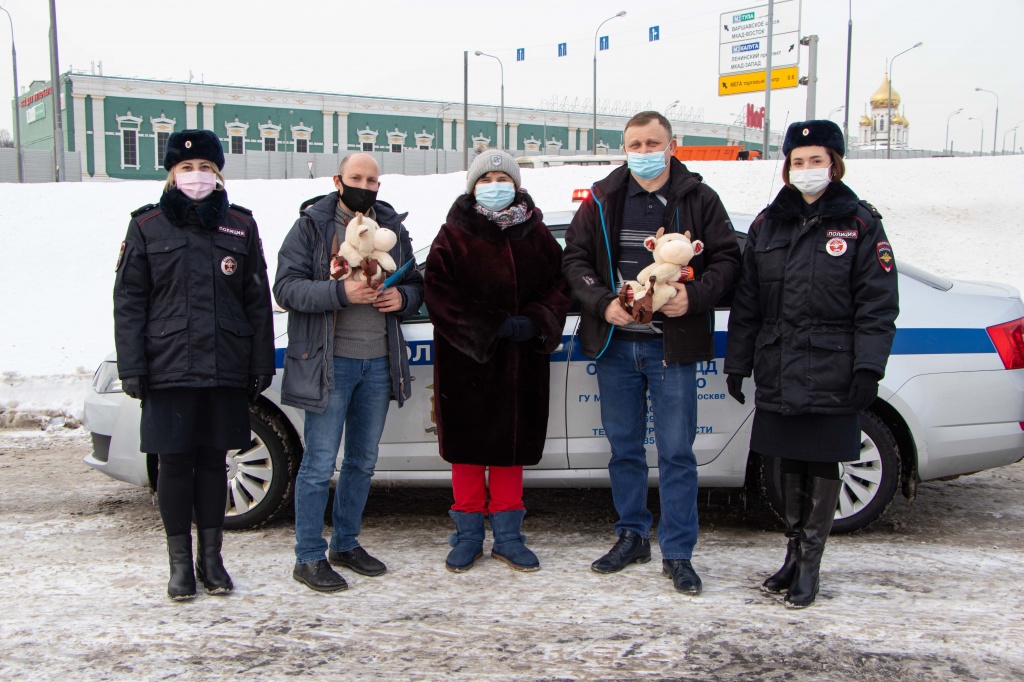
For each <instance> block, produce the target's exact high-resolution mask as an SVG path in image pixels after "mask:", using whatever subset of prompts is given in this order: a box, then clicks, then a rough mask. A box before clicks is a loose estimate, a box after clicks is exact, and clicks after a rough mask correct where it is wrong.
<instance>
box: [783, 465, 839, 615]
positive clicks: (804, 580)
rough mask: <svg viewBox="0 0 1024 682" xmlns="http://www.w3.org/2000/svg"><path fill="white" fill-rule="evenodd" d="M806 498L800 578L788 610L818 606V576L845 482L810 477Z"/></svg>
mask: <svg viewBox="0 0 1024 682" xmlns="http://www.w3.org/2000/svg"><path fill="white" fill-rule="evenodd" d="M806 480H807V482H808V483H807V489H806V492H805V494H806V495H807V497H808V507H809V509H808V511H807V516H805V517H804V525H803V528H802V529H801V530H800V553H799V556H798V558H797V561H796V574H795V575H794V576H793V583H792V585H790V587H789V592H788V593H787V594H786V606H787V607H789V608H793V609H802V608H805V607H808V606H810V605H811V604H813V603H814V598H815V597H816V596H817V595H818V574H819V571H820V569H821V555H822V554H823V553H824V552H825V541H826V540H828V534H829V532H830V531H831V530H832V521H833V520H834V519H835V516H836V505H837V503H838V502H839V491H840V490H841V489H842V487H843V481H842V480H841V479H838V480H834V479H830V478H818V477H816V476H812V477H809V478H808V479H806Z"/></svg>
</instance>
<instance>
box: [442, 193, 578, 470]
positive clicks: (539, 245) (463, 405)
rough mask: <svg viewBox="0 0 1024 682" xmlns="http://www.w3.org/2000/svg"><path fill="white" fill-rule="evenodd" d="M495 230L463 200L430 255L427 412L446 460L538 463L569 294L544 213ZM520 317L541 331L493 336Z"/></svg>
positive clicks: (470, 199) (527, 198)
mask: <svg viewBox="0 0 1024 682" xmlns="http://www.w3.org/2000/svg"><path fill="white" fill-rule="evenodd" d="M516 201H517V202H519V201H525V202H526V205H527V208H528V209H529V210H532V215H531V216H530V217H529V218H528V219H527V220H526V221H525V222H523V223H520V224H518V225H513V226H511V227H508V228H506V229H504V230H503V229H501V228H500V227H499V226H498V225H497V224H496V223H494V222H492V221H491V220H489V219H488V218H486V217H485V216H483V215H481V214H480V213H478V212H477V211H476V210H475V208H474V206H475V204H476V202H475V200H474V198H473V197H471V196H470V195H468V194H464V195H462V196H460V197H459V198H458V199H457V200H456V201H455V203H454V205H453V206H452V208H451V210H450V211H449V212H448V218H447V220H446V221H445V223H444V225H442V226H441V230H440V231H439V232H438V234H437V237H436V238H435V239H434V243H433V245H432V246H431V248H430V255H429V256H428V257H427V267H426V274H425V278H424V279H425V296H426V301H427V309H428V310H429V312H430V320H431V322H432V323H433V325H434V412H435V415H436V420H437V433H438V438H439V441H440V449H441V456H442V457H443V458H444V460H445V461H447V462H450V463H452V464H475V465H483V466H523V465H527V466H529V465H533V464H537V463H538V462H539V461H540V459H541V454H542V452H543V450H544V441H545V438H546V436H547V423H548V395H549V389H550V354H551V353H553V352H554V351H555V349H556V348H558V346H559V344H561V343H562V327H563V325H564V323H565V317H566V313H567V312H568V310H569V305H570V300H571V299H570V296H569V289H568V286H567V285H566V283H565V280H564V279H563V277H562V272H561V264H562V249H561V247H559V245H558V242H557V241H555V238H554V237H553V236H552V235H551V233H550V232H549V231H548V228H547V227H546V226H545V225H544V222H543V215H542V214H541V211H540V210H539V209H537V208H536V207H534V204H533V200H532V199H531V198H530V196H529V194H526V193H525V192H524V191H522V190H520V192H519V194H517V198H516ZM517 315H524V316H526V317H528V318H530V320H531V321H532V322H533V323H534V325H536V327H537V330H538V334H537V336H535V337H534V338H532V339H530V340H529V341H512V340H510V339H500V338H498V331H499V329H500V328H501V326H502V323H504V322H505V320H506V319H507V318H508V317H510V316H517Z"/></svg>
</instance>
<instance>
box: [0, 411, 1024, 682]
mask: <svg viewBox="0 0 1024 682" xmlns="http://www.w3.org/2000/svg"><path fill="white" fill-rule="evenodd" d="M88 448H89V445H88V439H87V436H86V435H85V434H83V433H82V432H81V431H69V430H64V431H57V432H55V433H48V434H47V435H46V437H39V436H37V435H28V434H24V433H20V434H19V433H12V432H0V481H2V483H0V557H2V559H0V589H2V593H3V595H4V597H5V599H4V607H3V611H4V612H3V616H2V617H0V679H4V680H12V679H31V680H39V679H56V678H60V679H64V680H67V679H73V680H79V679H86V680H93V679H95V680H99V679H131V680H155V679H227V678H237V677H240V676H243V675H253V676H256V675H258V676H259V678H261V679H283V678H285V677H294V676H299V677H313V676H316V677H323V678H328V679H368V678H371V677H373V678H382V679H389V680H390V679H395V680H435V679H451V678H457V679H469V680H602V679H603V680H628V679H636V680H654V679H657V680H664V679H694V680H697V679H702V680H703V679H737V680H782V679H815V680H853V679H856V680H908V679H909V680H930V679H943V680H948V679H958V680H972V679H984V680H1003V679H1005V680H1012V679H1021V678H1024V643H1022V639H1024V637H1022V635H1024V617H1022V613H1024V611H1022V608H1021V607H1022V601H1024V598H1022V596H1021V595H1022V588H1024V574H1022V572H1021V570H1020V565H1021V549H1022V546H1024V530H1022V526H1021V520H1022V518H1024V496H1022V495H1021V491H1022V489H1024V465H1022V464H1018V465H1014V466H1012V467H1005V468H1003V469H996V470H992V471H988V472H985V473H982V474H978V475H975V476H970V477H965V478H962V479H959V480H957V481H953V482H947V483H930V484H923V485H921V486H920V488H919V491H918V498H917V501H916V502H915V503H914V505H913V506H911V505H909V504H908V503H907V502H906V501H905V500H903V499H902V498H899V499H897V501H896V502H895V503H894V504H893V506H892V508H891V509H890V510H889V512H887V514H886V515H885V516H884V517H883V518H882V519H881V520H880V521H879V522H878V523H876V524H875V526H874V527H872V528H871V529H868V530H867V531H864V532H861V533H859V534H855V535H848V536H838V537H833V538H832V539H831V541H830V542H829V546H828V549H827V550H826V555H825V562H824V568H823V575H822V579H823V583H822V591H821V594H820V596H819V598H818V602H817V603H816V604H815V606H813V607H812V608H810V609H807V610H804V611H799V612H794V611H789V610H786V609H785V608H784V607H783V606H782V605H781V604H780V603H779V602H778V600H777V599H774V598H771V597H768V596H766V595H763V594H761V593H760V592H759V591H758V590H757V585H758V583H759V582H760V580H762V579H763V577H764V576H765V575H766V574H768V573H771V572H774V570H775V569H776V568H778V564H779V563H780V562H781V560H782V556H783V553H784V543H783V538H782V535H781V532H779V530H778V529H777V528H776V527H775V526H774V521H773V520H772V519H771V518H770V517H769V516H767V515H766V512H764V511H763V510H757V509H749V510H744V509H743V508H742V506H741V502H740V500H739V499H738V496H737V495H736V494H735V493H734V494H733V495H732V496H731V497H730V496H727V495H726V494H724V493H721V494H716V493H712V494H711V495H710V499H711V502H710V503H709V502H708V499H709V496H708V494H706V493H704V492H702V494H701V510H700V511H701V515H702V518H701V538H700V544H699V546H698V549H697V554H696V556H695V558H694V565H695V567H696V568H697V569H698V571H699V572H700V574H701V576H702V578H703V580H704V594H703V595H701V596H700V597H697V598H688V597H684V596H682V595H679V594H677V593H676V592H674V591H673V589H672V586H671V583H670V582H669V580H668V579H667V578H664V577H662V576H661V566H660V562H659V561H658V555H657V551H655V561H652V562H651V563H649V564H646V565H642V566H633V567H630V568H629V569H627V570H625V571H623V572H622V573H619V574H616V575H611V576H601V575H598V574H595V573H593V572H591V571H590V568H589V564H590V562H591V561H593V560H594V559H595V558H597V557H598V556H600V555H601V554H602V553H603V552H604V551H606V550H607V549H608V547H609V546H610V545H611V543H612V542H613V540H614V537H613V535H612V531H611V521H612V519H613V518H614V515H613V514H614V513H613V511H612V509H611V506H610V496H609V495H608V492H607V491H605V490H601V491H536V490H528V491H527V497H526V501H527V506H528V508H529V509H530V514H529V516H528V517H527V521H526V523H525V527H524V531H525V532H526V533H527V534H528V535H529V544H530V546H531V547H533V548H534V550H535V551H536V552H537V554H538V556H539V557H540V560H541V563H542V570H541V571H539V572H537V573H531V574H524V573H515V572H513V571H511V570H509V569H508V568H507V567H506V566H505V565H504V564H502V563H500V562H498V561H495V560H493V559H490V558H488V557H486V556H485V558H484V559H482V560H480V561H479V562H478V563H477V566H476V567H475V568H474V569H473V570H471V571H470V572H468V573H465V574H461V575H454V574H451V573H449V572H447V571H446V570H445V569H444V567H443V562H444V557H445V554H446V553H447V550H448V547H447V544H446V539H447V535H448V533H449V532H450V530H451V528H450V522H449V520H448V519H447V517H446V516H445V507H446V505H447V496H446V493H445V491H408V490H396V489H392V490H384V489H375V490H374V492H373V494H372V495H371V501H370V505H369V508H368V511H367V518H366V523H365V528H364V533H363V535H362V536H361V540H362V542H363V544H364V546H365V547H367V548H368V549H369V550H370V551H371V553H373V554H374V555H376V556H378V557H379V558H381V559H382V560H384V561H385V562H386V563H387V564H388V566H389V572H388V573H387V574H386V575H384V576H382V577H380V578H366V577H362V576H359V575H356V574H353V573H351V572H350V571H344V575H345V577H346V579H347V580H348V581H349V584H350V589H349V590H348V591H347V592H342V593H336V594H329V595H322V594H317V593H314V592H312V591H310V590H308V589H307V588H305V587H303V586H302V585H300V584H298V583H296V582H295V581H293V580H292V578H291V566H292V561H293V555H292V542H293V536H292V529H291V522H290V520H289V519H285V520H282V521H280V522H278V523H276V524H275V525H273V526H271V527H269V528H266V529H263V530H260V531H250V532H239V533H230V534H228V536H227V537H226V539H225V561H226V564H227V567H228V569H229V571H230V572H231V575H232V577H233V579H234V582H235V585H236V591H235V592H234V593H233V594H232V595H230V596H228V597H211V596H207V595H205V594H201V595H200V596H199V597H198V598H197V599H196V600H194V601H192V602H186V603H174V602H171V601H169V600H168V599H167V598H166V596H165V594H164V589H165V584H166V579H167V569H166V554H165V552H164V547H163V542H162V530H161V525H160V518H159V514H158V512H157V509H156V507H155V506H154V504H153V499H152V496H151V495H150V493H149V492H148V491H146V490H143V489H140V488H135V487H133V486H130V485H128V484H124V483H121V482H118V481H114V480H111V479H108V478H107V477H105V476H104V475H102V474H100V473H98V472H95V471H92V470H90V469H88V467H86V466H85V465H84V464H83V463H82V461H81V459H82V457H83V456H84V455H85V454H86V453H87V452H88ZM486 549H487V547H486V545H485V551H486Z"/></svg>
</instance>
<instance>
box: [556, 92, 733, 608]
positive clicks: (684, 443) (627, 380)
mask: <svg viewBox="0 0 1024 682" xmlns="http://www.w3.org/2000/svg"><path fill="white" fill-rule="evenodd" d="M623 147H624V148H625V151H626V153H627V158H628V163H627V165H626V166H623V167H620V168H618V169H616V170H614V171H612V173H611V174H610V175H608V177H606V178H605V179H603V180H600V181H598V182H597V183H595V185H594V187H593V190H592V191H591V195H590V198H589V199H588V200H587V201H586V202H585V203H584V204H583V206H581V207H580V210H579V211H578V212H577V213H576V216H575V218H574V219H573V221H572V225H570V227H569V231H568V233H567V234H566V248H565V256H564V259H563V271H564V272H565V276H566V279H567V280H568V281H569V285H570V286H571V287H572V290H573V292H574V293H575V294H576V296H577V297H578V298H579V299H580V300H581V301H582V303H583V312H582V319H581V322H580V329H579V338H580V343H581V346H582V348H583V352H584V354H585V355H587V356H588V357H592V358H595V359H596V360H597V380H598V387H599V389H600V391H601V396H602V398H603V400H602V401H601V421H602V422H603V425H604V430H605V434H606V435H607V436H608V442H609V444H610V446H611V453H612V456H611V461H610V462H609V463H608V473H609V476H610V477H611V486H612V498H613V500H614V502H615V509H616V511H617V512H618V514H619V521H618V523H616V524H615V531H616V533H617V534H618V535H619V539H618V542H616V543H615V546H614V547H612V549H611V551H609V552H608V553H607V554H605V555H604V556H603V557H601V558H600V559H598V560H597V561H595V562H594V563H593V565H592V568H593V570H594V571H596V572H598V573H614V572H617V571H620V570H622V569H623V568H625V567H626V566H628V565H629V564H631V563H634V562H635V563H646V562H648V561H650V560H651V544H650V539H649V538H650V533H651V525H652V523H653V516H652V514H651V512H650V511H649V510H648V509H647V459H646V456H645V452H644V447H643V443H644V433H645V430H646V423H645V421H646V419H645V418H646V414H647V397H646V394H647V392H648V391H649V392H650V395H651V403H652V407H653V411H654V433H655V440H656V442H657V447H658V476H659V481H660V489H661V523H660V526H659V528H658V544H659V545H660V547H661V554H662V568H663V572H664V574H665V575H666V576H668V577H670V578H672V582H673V584H674V586H675V588H676V589H677V590H679V591H680V592H683V593H684V594H690V595H698V594H700V591H701V581H700V578H699V577H698V576H697V573H696V572H695V571H694V569H693V567H692V565H691V564H690V559H691V556H692V554H693V547H694V545H695V544H696V542H697V461H696V457H695V456H694V454H693V441H694V435H695V433H696V429H697V395H696V364H695V363H697V362H698V361H707V360H711V359H713V358H714V357H715V352H714V307H715V304H716V303H717V302H718V299H719V298H721V296H722V295H723V294H724V293H725V292H726V291H727V290H728V289H729V288H730V287H731V286H732V285H733V283H734V282H735V280H736V278H737V276H738V274H739V262H740V251H739V245H738V243H737V240H736V234H735V232H734V231H733V229H732V223H731V222H730V221H729V216H728V215H727V214H726V211H725V208H724V207H723V206H722V202H721V200H720V199H719V198H718V195H717V194H716V193H715V192H714V191H713V190H712V189H711V188H709V187H708V186H707V185H705V184H704V182H703V181H702V179H701V177H700V176H699V175H697V174H695V173H691V172H690V171H688V170H687V169H686V166H684V165H683V164H681V163H679V161H677V160H676V159H675V158H674V157H673V152H674V151H675V148H676V142H675V140H674V139H673V138H672V125H671V123H669V121H668V119H666V118H665V117H664V116H662V115H661V114H659V113H657V112H654V111H645V112H642V113H639V114H637V115H636V116H634V117H633V118H631V119H630V120H629V122H627V123H626V128H625V132H624V144H623ZM660 227H664V228H665V231H666V232H686V231H689V232H690V235H691V237H692V238H693V239H694V240H698V239H699V240H701V241H702V242H703V243H704V247H705V248H704V250H703V251H701V252H700V253H699V254H697V255H696V256H695V257H694V258H693V260H691V261H690V263H689V265H690V267H691V268H693V274H694V279H693V280H692V281H687V282H686V283H678V282H672V283H671V284H672V286H673V287H675V289H676V294H675V296H674V297H673V298H671V299H670V300H669V301H668V302H667V303H666V304H665V305H664V306H663V307H662V308H661V309H660V310H659V311H658V312H657V313H655V315H654V319H653V321H651V322H650V323H649V324H640V323H638V322H635V321H634V319H633V317H632V316H631V315H630V313H629V312H627V311H626V309H625V307H624V306H623V305H622V304H620V302H619V300H618V298H617V296H616V293H617V292H618V291H619V288H620V286H621V284H622V282H623V281H625V280H633V279H636V276H637V274H638V273H639V272H640V270H641V269H643V268H644V267H645V266H646V265H648V264H650V263H651V262H652V260H653V259H652V256H651V253H650V252H649V251H648V250H647V249H646V248H645V246H644V239H645V238H647V237H650V236H653V235H654V234H655V233H656V232H657V230H658V228H660Z"/></svg>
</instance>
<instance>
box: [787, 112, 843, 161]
mask: <svg viewBox="0 0 1024 682" xmlns="http://www.w3.org/2000/svg"><path fill="white" fill-rule="evenodd" d="M797 147H827V148H828V149H832V150H834V151H836V152H838V154H839V156H845V154H846V145H845V144H844V143H843V131H842V130H840V128H839V126H837V125H836V124H835V123H834V122H832V121H829V120H827V119H826V120H814V121H797V122H796V123H793V124H792V125H790V126H789V129H788V130H786V139H785V140H784V141H783V142H782V153H783V154H784V155H785V156H789V152H791V151H792V150H794V149H796V148H797Z"/></svg>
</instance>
